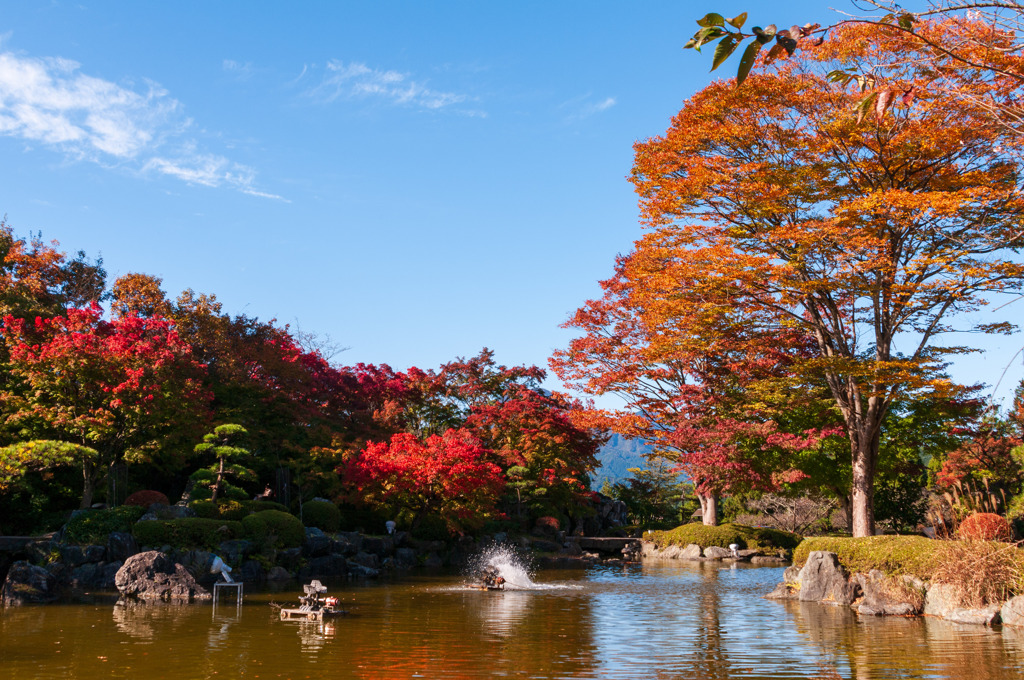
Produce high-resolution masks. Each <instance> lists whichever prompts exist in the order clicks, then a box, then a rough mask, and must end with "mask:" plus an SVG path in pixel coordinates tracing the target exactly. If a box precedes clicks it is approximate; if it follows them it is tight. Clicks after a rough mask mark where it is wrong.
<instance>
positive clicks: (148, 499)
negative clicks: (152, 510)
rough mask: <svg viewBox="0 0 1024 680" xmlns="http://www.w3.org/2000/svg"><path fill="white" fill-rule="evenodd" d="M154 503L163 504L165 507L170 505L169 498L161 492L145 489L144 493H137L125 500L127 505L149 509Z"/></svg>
mask: <svg viewBox="0 0 1024 680" xmlns="http://www.w3.org/2000/svg"><path fill="white" fill-rule="evenodd" d="M153 503H163V504H164V505H170V504H171V503H170V501H168V500H167V496H165V495H163V494H162V493H160V492H159V491H151V490H149V489H144V490H142V491H136V492H135V493H133V494H132V495H131V496H128V498H125V499H124V504H125V505H138V506H140V507H143V508H148V507H149V506H151V505H153Z"/></svg>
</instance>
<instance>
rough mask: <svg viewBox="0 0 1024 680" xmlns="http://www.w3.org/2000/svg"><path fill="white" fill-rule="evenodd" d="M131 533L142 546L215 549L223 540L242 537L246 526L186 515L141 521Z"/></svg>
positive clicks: (239, 523)
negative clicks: (169, 518) (180, 517)
mask: <svg viewBox="0 0 1024 680" xmlns="http://www.w3.org/2000/svg"><path fill="white" fill-rule="evenodd" d="M132 534H133V535H134V536H135V540H136V541H138V543H139V545H140V546H151V547H160V546H163V545H169V546H171V547H172V548H187V549H194V548H201V549H205V550H216V549H217V546H218V545H220V544H221V542H223V541H230V540H232V539H236V538H242V537H243V536H244V535H245V529H244V527H243V526H242V523H241V522H226V521H223V520H218V519H205V518H202V517H185V518H182V519H171V520H146V521H145V522H138V523H137V524H136V525H135V527H134V528H133V529H132Z"/></svg>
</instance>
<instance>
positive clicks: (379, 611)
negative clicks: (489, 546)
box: [0, 561, 1024, 680]
mask: <svg viewBox="0 0 1024 680" xmlns="http://www.w3.org/2000/svg"><path fill="white" fill-rule="evenodd" d="M781 576H782V570H781V569H775V568H749V567H743V566H738V567H732V568H730V567H729V566H722V565H721V564H712V563H703V564H702V563H687V562H673V561H665V562H649V563H646V564H644V565H642V566H641V565H636V566H630V567H627V568H625V569H623V568H621V567H615V568H612V567H595V568H592V569H589V570H587V571H547V572H542V573H540V574H536V575H534V577H533V581H534V582H535V583H532V582H531V583H528V584H525V585H526V586H527V588H521V589H515V590H513V589H510V590H507V591H505V592H487V591H483V592H481V591H476V590H469V589H466V588H465V587H464V579H463V578H462V577H460V576H456V575H432V576H431V575H420V574H417V575H412V576H409V577H405V578H400V579H396V580H391V581H382V582H379V583H377V582H375V583H364V584H357V583H346V582H342V583H337V584H331V583H328V584H327V585H329V586H330V592H329V594H332V595H337V596H340V597H341V598H342V599H343V604H344V605H345V606H346V607H347V608H348V609H349V610H350V614H349V616H347V617H344V618H340V619H337V620H335V621H330V622H326V623H310V622H282V621H280V620H279V617H278V613H277V610H276V609H274V607H273V606H271V603H272V602H273V603H286V602H289V601H291V600H293V599H294V598H295V597H296V595H297V592H298V591H300V590H301V588H300V587H299V585H298V584H291V585H290V586H289V587H288V589H287V590H286V591H284V592H278V593H271V592H258V593H257V592H251V591H250V592H247V593H246V597H245V604H244V606H243V607H242V608H241V609H236V608H235V607H234V606H223V605H222V606H220V607H218V608H217V609H216V610H214V608H213V607H212V606H210V605H209V604H198V605H189V606H173V605H162V606H161V605H157V606H153V605H150V606H146V605H135V606H115V605H114V604H113V602H114V600H113V598H110V597H98V598H96V599H95V600H93V601H92V602H89V603H77V604H64V605H53V606H46V607H27V608H20V609H7V610H4V611H3V613H2V614H0V680H7V679H14V678H18V679H19V680H24V679H25V678H68V677H71V678H78V679H81V680H92V679H94V678H104V679H106V678H126V679H128V678H131V679H132V680H135V679H137V678H176V679H182V680H185V679H190V678H243V677H244V678H296V679H300V678H314V679H316V678H365V679H367V680H369V679H390V678H673V679H676V678H679V679H690V678H693V679H702V680H704V679H707V680H718V679H724V678H836V677H842V678H858V679H859V680H869V679H876V678H877V679H882V678H901V679H903V678H956V679H963V678H966V679H968V680H988V679H992V680H996V679H1000V680H1001V679H1003V678H1018V677H1024V631H1020V632H1018V631H1016V630H1013V629H1009V628H1007V629H1005V630H999V629H990V628H984V627H980V626H960V625H957V624H952V623H947V622H944V621H940V620H936V619H896V618H877V619H876V618H862V617H858V616H856V615H855V614H853V613H852V611H851V610H849V609H847V608H832V607H825V606H822V605H818V604H811V603H806V604H801V603H779V602H772V601H768V600H764V599H762V598H761V596H762V595H763V594H764V593H766V592H768V591H769V590H771V588H772V587H773V586H774V584H775V583H776V582H778V581H779V580H780V579H781Z"/></svg>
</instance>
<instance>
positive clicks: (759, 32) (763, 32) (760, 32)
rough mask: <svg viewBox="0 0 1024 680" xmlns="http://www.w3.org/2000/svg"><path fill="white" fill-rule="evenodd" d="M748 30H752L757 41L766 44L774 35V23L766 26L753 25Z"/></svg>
mask: <svg viewBox="0 0 1024 680" xmlns="http://www.w3.org/2000/svg"><path fill="white" fill-rule="evenodd" d="M750 30H752V31H753V32H754V35H755V36H756V38H757V42H759V43H761V44H762V45H766V44H768V43H770V42H771V41H772V38H774V37H775V25H774V24H770V25H769V26H768V27H767V28H761V27H760V26H754V28H752V29H750Z"/></svg>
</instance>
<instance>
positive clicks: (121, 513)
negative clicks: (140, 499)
mask: <svg viewBox="0 0 1024 680" xmlns="http://www.w3.org/2000/svg"><path fill="white" fill-rule="evenodd" d="M145 513H146V509H145V508H140V507H139V506H137V505H122V506H121V507H119V508H108V509H106V510H86V511H84V512H80V513H78V514H77V515H75V516H74V517H72V518H71V520H70V521H69V522H68V523H67V526H65V527H64V541H65V542H66V543H77V544H79V545H101V544H105V543H106V542H107V536H109V535H110V534H112V533H113V532H115V531H119V532H123V533H130V532H131V531H132V525H133V524H134V523H135V522H137V521H138V519H139V518H140V517H142V516H143V515H144V514H145Z"/></svg>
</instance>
